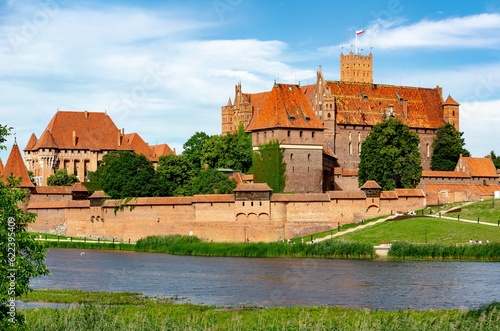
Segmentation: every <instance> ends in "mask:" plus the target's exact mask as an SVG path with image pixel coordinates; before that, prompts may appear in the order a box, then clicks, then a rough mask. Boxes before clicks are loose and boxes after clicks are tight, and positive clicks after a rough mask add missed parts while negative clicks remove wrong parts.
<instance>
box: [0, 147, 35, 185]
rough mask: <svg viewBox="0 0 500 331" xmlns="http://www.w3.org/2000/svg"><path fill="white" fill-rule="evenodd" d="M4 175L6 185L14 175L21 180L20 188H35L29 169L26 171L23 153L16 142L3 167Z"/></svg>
mask: <svg viewBox="0 0 500 331" xmlns="http://www.w3.org/2000/svg"><path fill="white" fill-rule="evenodd" d="M2 175H3V181H4V183H5V182H6V179H7V178H8V177H9V176H10V175H13V176H14V177H16V178H21V184H19V186H20V187H25V188H32V187H35V185H33V183H32V182H31V180H30V177H29V175H28V169H26V165H25V164H24V161H23V157H22V156H21V151H19V147H18V146H17V143H16V142H14V145H13V146H12V149H11V150H10V154H9V158H8V159H7V163H5V166H4V167H3V171H2Z"/></svg>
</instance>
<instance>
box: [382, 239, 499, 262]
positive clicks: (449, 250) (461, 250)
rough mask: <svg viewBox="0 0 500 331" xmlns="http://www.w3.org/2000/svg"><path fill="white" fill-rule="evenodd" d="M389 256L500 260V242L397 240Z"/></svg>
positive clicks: (401, 257)
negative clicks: (458, 243)
mask: <svg viewBox="0 0 500 331" xmlns="http://www.w3.org/2000/svg"><path fill="white" fill-rule="evenodd" d="M388 256H389V257H390V258H396V259H406V258H411V259H422V260H448V259H453V260H481V261H500V244H480V245H478V244H469V245H439V244H412V243H408V242H395V243H393V244H392V246H391V249H390V250H389V253H388Z"/></svg>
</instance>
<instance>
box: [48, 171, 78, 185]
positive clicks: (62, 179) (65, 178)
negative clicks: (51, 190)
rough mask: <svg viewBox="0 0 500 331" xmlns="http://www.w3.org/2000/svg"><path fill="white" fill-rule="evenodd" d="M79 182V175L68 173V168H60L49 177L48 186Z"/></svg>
mask: <svg viewBox="0 0 500 331" xmlns="http://www.w3.org/2000/svg"><path fill="white" fill-rule="evenodd" d="M78 182H79V180H78V177H77V176H76V175H74V174H71V175H68V172H67V171H66V169H59V170H57V171H56V173H55V174H53V175H50V176H49V177H48V178H47V185H48V186H71V185H73V184H75V183H78Z"/></svg>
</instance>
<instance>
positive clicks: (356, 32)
mask: <svg viewBox="0 0 500 331" xmlns="http://www.w3.org/2000/svg"><path fill="white" fill-rule="evenodd" d="M354 33H355V34H356V55H357V54H358V31H354Z"/></svg>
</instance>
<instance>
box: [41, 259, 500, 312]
mask: <svg viewBox="0 0 500 331" xmlns="http://www.w3.org/2000/svg"><path fill="white" fill-rule="evenodd" d="M46 264H47V266H48V268H49V269H50V271H51V272H52V274H51V275H49V276H43V277H39V278H35V279H33V280H32V287H33V288H35V289H45V288H50V289H79V290H89V291H131V292H141V293H143V294H146V295H149V296H155V295H159V296H169V297H174V296H177V297H180V298H182V299H183V301H187V302H191V303H196V304H208V305H221V306H222V305H224V306H225V305H230V306H239V305H250V306H296V305H302V306H316V305H321V306H339V307H349V308H370V309H383V310H396V309H407V308H412V309H440V308H467V309H468V308H476V307H478V306H480V305H482V304H485V303H490V302H492V301H499V300H500V263H486V262H484V263H483V262H391V261H358V260H328V259H292V258H273V259H262V258H217V257H190V256H174V255H167V254H150V253H137V252H121V251H102V250H85V251H83V250H77V249H50V250H48V251H47V259H46Z"/></svg>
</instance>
